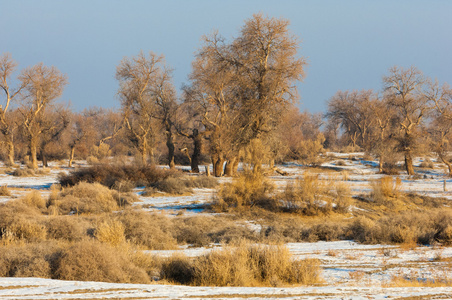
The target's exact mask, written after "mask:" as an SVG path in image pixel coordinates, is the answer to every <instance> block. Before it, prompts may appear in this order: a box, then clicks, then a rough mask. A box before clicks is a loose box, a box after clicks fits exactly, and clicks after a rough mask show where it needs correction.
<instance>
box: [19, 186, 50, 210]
mask: <svg viewBox="0 0 452 300" xmlns="http://www.w3.org/2000/svg"><path fill="white" fill-rule="evenodd" d="M22 201H23V202H24V203H25V204H26V205H27V206H30V207H36V208H38V209H44V208H45V207H46V200H44V198H42V196H41V193H40V192H39V191H37V190H33V191H31V192H29V193H27V194H26V195H25V196H24V197H23V198H22Z"/></svg>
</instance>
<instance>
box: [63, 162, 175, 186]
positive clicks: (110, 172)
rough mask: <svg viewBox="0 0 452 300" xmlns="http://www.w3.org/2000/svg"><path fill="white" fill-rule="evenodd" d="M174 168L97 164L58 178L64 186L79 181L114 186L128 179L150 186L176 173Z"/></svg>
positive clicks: (130, 183) (133, 183)
mask: <svg viewBox="0 0 452 300" xmlns="http://www.w3.org/2000/svg"><path fill="white" fill-rule="evenodd" d="M174 172H175V171H173V170H164V169H160V168H158V167H156V166H142V165H134V164H132V165H127V164H97V165H93V166H90V167H87V168H81V169H77V170H75V171H72V172H70V173H69V174H61V175H60V176H59V178H58V180H59V182H60V184H61V185H62V186H63V187H66V186H74V185H76V184H77V183H79V182H88V183H95V182H97V183H100V184H102V185H104V186H107V187H109V188H112V187H114V186H118V185H120V183H121V182H124V181H128V182H129V183H128V184H129V186H132V185H134V186H148V185H151V184H153V183H155V182H157V181H159V180H163V179H165V178H167V177H170V176H171V175H173V174H174Z"/></svg>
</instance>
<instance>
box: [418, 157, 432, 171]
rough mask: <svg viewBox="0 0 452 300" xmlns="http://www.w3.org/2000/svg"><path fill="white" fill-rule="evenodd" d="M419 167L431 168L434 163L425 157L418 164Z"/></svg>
mask: <svg viewBox="0 0 452 300" xmlns="http://www.w3.org/2000/svg"><path fill="white" fill-rule="evenodd" d="M419 166H420V167H421V168H425V169H433V168H434V165H433V162H432V160H431V159H430V158H428V157H426V158H425V159H424V160H423V161H422V162H421V163H420V165H419Z"/></svg>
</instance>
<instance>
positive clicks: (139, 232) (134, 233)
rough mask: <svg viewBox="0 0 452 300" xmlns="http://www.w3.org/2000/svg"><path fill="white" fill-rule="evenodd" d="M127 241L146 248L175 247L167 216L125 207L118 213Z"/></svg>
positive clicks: (161, 248)
mask: <svg viewBox="0 0 452 300" xmlns="http://www.w3.org/2000/svg"><path fill="white" fill-rule="evenodd" d="M117 218H118V220H119V221H120V222H121V223H122V224H123V226H124V235H125V238H126V240H127V241H129V242H131V243H133V244H135V245H138V246H141V247H145V248H147V249H155V250H167V249H175V248H176V247H177V243H176V240H175V239H174V237H173V235H172V231H173V227H172V225H171V221H170V219H169V218H167V217H165V216H162V215H158V214H149V213H146V212H144V211H136V210H131V209H127V210H125V211H122V212H120V213H118V215H117Z"/></svg>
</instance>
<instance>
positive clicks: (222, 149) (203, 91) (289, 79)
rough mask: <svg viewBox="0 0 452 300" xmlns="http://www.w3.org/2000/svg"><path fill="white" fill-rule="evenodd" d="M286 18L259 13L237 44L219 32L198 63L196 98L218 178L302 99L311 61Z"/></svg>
mask: <svg viewBox="0 0 452 300" xmlns="http://www.w3.org/2000/svg"><path fill="white" fill-rule="evenodd" d="M288 26H289V22H288V21H287V20H286V19H276V18H268V17H264V16H263V15H262V14H257V15H254V16H253V17H252V18H251V19H249V20H246V21H245V25H244V26H243V27H242V30H241V32H240V35H239V36H238V37H237V38H235V39H234V40H233V41H232V42H231V43H226V42H225V40H224V39H223V38H222V37H221V36H219V35H218V34H217V33H214V34H212V35H210V36H206V37H204V45H203V47H202V48H201V49H200V51H199V52H198V54H197V59H196V60H195V62H194V64H193V72H192V75H191V80H192V82H193V86H194V87H195V89H194V91H195V92H194V93H193V94H194V95H197V99H198V102H199V103H200V107H202V109H203V123H204V124H205V126H206V127H207V129H208V130H210V131H211V134H210V135H209V138H210V144H211V153H212V159H213V161H212V162H213V165H214V170H215V175H216V176H219V175H221V173H222V166H223V162H224V160H225V159H226V160H229V161H228V163H227V164H226V166H229V167H230V166H234V164H235V163H236V162H237V159H236V156H237V153H238V151H239V150H240V149H243V148H244V147H246V146H247V145H249V144H250V143H251V141H252V140H253V139H259V138H261V137H262V135H265V134H268V133H270V132H272V131H273V130H274V129H275V127H276V125H277V124H278V123H279V122H280V121H281V114H282V111H283V110H284V107H285V106H286V105H288V104H289V103H293V102H294V101H296V100H297V99H298V94H297V90H296V87H295V84H294V83H295V82H296V81H298V80H301V79H302V77H303V66H304V65H305V61H304V60H303V59H302V58H297V50H298V41H297V39H296V38H295V37H294V36H293V35H292V34H291V33H290V32H289V29H288Z"/></svg>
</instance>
